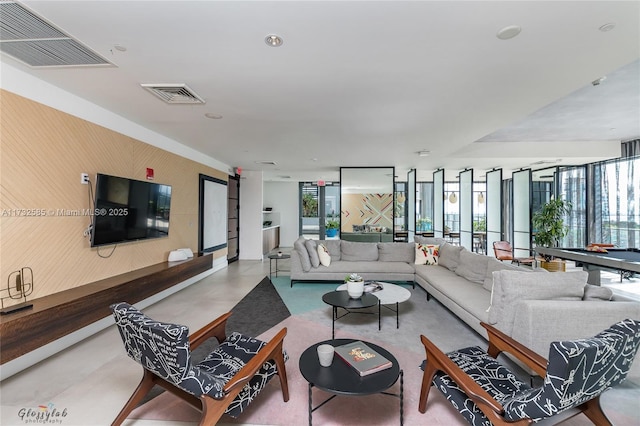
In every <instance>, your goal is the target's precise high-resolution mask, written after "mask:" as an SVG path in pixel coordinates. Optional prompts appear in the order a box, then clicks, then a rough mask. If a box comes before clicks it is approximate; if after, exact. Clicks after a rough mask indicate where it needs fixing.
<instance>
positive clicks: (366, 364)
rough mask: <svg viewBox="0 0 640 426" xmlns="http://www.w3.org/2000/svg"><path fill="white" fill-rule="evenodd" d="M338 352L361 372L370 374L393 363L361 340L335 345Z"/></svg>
mask: <svg viewBox="0 0 640 426" xmlns="http://www.w3.org/2000/svg"><path fill="white" fill-rule="evenodd" d="M335 352H336V354H337V355H338V356H339V357H340V358H342V360H344V361H345V362H346V363H347V364H349V365H350V366H351V367H353V369H354V370H355V371H356V372H357V373H359V374H360V376H367V375H369V374H372V373H375V372H378V371H382V370H385V369H387V368H390V367H391V366H392V365H393V363H392V362H391V361H389V360H388V359H387V358H385V357H383V356H382V355H380V354H379V353H378V352H376V351H375V350H373V349H371V347H370V346H369V345H367V344H366V343H363V342H361V341H359V340H358V341H356V342H351V343H347V344H345V345H341V346H336V347H335Z"/></svg>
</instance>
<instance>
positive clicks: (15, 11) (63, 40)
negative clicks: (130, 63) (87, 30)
mask: <svg viewBox="0 0 640 426" xmlns="http://www.w3.org/2000/svg"><path fill="white" fill-rule="evenodd" d="M0 51H1V52H2V53H5V54H7V55H9V56H11V57H13V58H14V59H16V60H18V61H20V62H23V63H25V64H27V65H29V66H31V67H34V68H40V67H77V66H105V65H109V66H113V64H112V63H111V62H109V61H107V60H106V59H105V58H103V57H102V56H100V55H98V54H97V53H95V52H93V51H92V50H91V49H89V48H88V47H86V46H84V45H83V44H82V43H80V42H79V41H77V40H75V39H73V38H71V37H70V36H69V35H68V34H66V33H64V32H63V31H62V30H60V29H58V28H56V27H54V26H53V25H51V24H49V23H48V22H47V21H45V20H44V19H43V18H41V17H39V16H37V15H36V14H34V13H33V12H31V11H30V10H28V9H26V8H25V7H24V6H22V5H20V4H18V3H15V2H3V3H0Z"/></svg>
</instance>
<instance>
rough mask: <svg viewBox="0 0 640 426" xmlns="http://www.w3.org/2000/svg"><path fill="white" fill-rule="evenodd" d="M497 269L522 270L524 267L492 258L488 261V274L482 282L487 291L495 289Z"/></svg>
mask: <svg viewBox="0 0 640 426" xmlns="http://www.w3.org/2000/svg"><path fill="white" fill-rule="evenodd" d="M495 271H522V269H521V268H518V267H517V266H516V265H512V264H510V263H504V262H500V261H499V260H497V259H494V258H490V259H489V262H488V263H487V274H486V275H485V277H484V281H483V283H482V287H484V289H485V290H487V291H491V290H492V289H493V273H494V272H495ZM523 272H524V271H523Z"/></svg>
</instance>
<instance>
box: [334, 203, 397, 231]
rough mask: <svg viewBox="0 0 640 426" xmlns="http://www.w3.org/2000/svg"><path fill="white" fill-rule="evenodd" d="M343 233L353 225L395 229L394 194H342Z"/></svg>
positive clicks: (350, 229) (351, 229) (351, 228)
mask: <svg viewBox="0 0 640 426" xmlns="http://www.w3.org/2000/svg"><path fill="white" fill-rule="evenodd" d="M341 203H342V206H341V207H342V221H341V226H340V228H341V231H342V232H353V225H367V224H368V225H375V226H384V227H387V228H392V227H393V194H342V198H341Z"/></svg>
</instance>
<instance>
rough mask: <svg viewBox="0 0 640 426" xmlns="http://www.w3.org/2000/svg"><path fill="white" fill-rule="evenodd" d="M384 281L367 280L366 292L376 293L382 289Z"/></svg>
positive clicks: (365, 284)
mask: <svg viewBox="0 0 640 426" xmlns="http://www.w3.org/2000/svg"><path fill="white" fill-rule="evenodd" d="M382 288H383V287H382V283H379V282H377V281H365V283H364V292H365V293H374V292H376V291H380V290H382Z"/></svg>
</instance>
